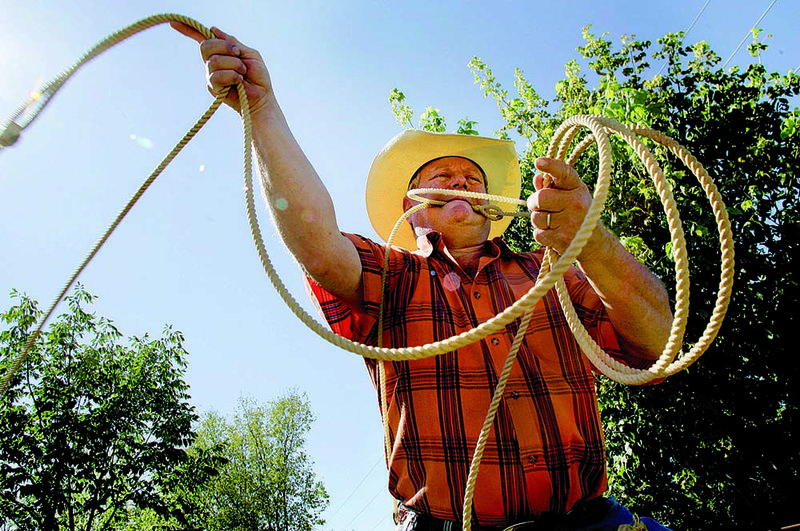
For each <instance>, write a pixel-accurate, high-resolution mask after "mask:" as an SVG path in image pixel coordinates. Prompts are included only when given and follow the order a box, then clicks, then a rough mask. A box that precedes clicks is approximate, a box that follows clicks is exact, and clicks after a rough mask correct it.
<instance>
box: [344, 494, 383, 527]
mask: <svg viewBox="0 0 800 531" xmlns="http://www.w3.org/2000/svg"><path fill="white" fill-rule="evenodd" d="M384 493H385V491H384V490H383V489H381V490H379V491H378V492H376V493H375V496H373V497H372V498H370V500H369V501H368V502H367V503H366V505H364V507H362V508H361V510H360V511H358V514H356V515H355V516H354V517H353V518H351V519H350V521H349V522H347V525H345V526H344V527H345V529H346V528H348V527H350V524H352V523H353V522H355V521H356V518H358V517H359V516H361V513H363V512H364V511H366V510H367V508H369V506H370V505H372V502H374V501H375V499H376V498H377V497H378V496H380V495H381V494H384Z"/></svg>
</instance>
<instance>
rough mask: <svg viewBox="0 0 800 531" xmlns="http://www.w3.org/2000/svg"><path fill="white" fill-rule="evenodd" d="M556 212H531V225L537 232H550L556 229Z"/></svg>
mask: <svg viewBox="0 0 800 531" xmlns="http://www.w3.org/2000/svg"><path fill="white" fill-rule="evenodd" d="M556 216H557V213H556V212H548V211H546V210H537V211H534V212H531V223H533V226H534V227H536V228H537V229H539V230H552V229H557V228H558V225H556Z"/></svg>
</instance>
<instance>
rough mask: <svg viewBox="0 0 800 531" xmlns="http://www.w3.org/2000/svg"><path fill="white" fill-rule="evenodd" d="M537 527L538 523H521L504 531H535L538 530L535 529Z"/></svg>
mask: <svg viewBox="0 0 800 531" xmlns="http://www.w3.org/2000/svg"><path fill="white" fill-rule="evenodd" d="M535 525H536V522H535V521H533V520H531V521H528V522H519V523H518V524H513V525H510V526H508V527H506V528H504V529H503V531H526V530H531V531H533V530H534V529H536V528H535V527H534V526H535Z"/></svg>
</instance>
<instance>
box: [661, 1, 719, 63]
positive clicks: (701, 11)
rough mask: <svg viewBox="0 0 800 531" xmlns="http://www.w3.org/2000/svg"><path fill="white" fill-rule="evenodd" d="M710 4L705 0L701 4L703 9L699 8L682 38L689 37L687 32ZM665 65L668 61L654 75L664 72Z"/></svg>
mask: <svg viewBox="0 0 800 531" xmlns="http://www.w3.org/2000/svg"><path fill="white" fill-rule="evenodd" d="M710 3H711V0H706V3H705V4H703V7H701V8H700V11H698V12H697V14H696V15H695V16H694V20H692V23H691V24H689V27H688V28H686V31H684V32H683V36H684V37H686V36H687V35H689V32H690V31H692V28H693V27H694V25H695V24H697V21H698V20H699V19H700V15H702V14H703V12H704V11H705V10H706V8H707V7H708V4H710ZM667 64H669V61H667V62H666V63H664V64H662V65H661V68H660V69H659V70H658V72H657V73H656V75H657V76H659V75H661V72H663V71H664V68H665V67H666V66H667Z"/></svg>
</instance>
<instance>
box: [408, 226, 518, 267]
mask: <svg viewBox="0 0 800 531" xmlns="http://www.w3.org/2000/svg"><path fill="white" fill-rule="evenodd" d="M485 246H486V254H485V255H484V256H487V257H489V258H490V259H491V260H494V259H496V258H499V257H501V256H508V255H509V254H513V251H512V250H511V249H509V248H508V245H506V242H504V241H503V239H502V238H501V237H500V236H496V237H494V238H492V239H491V240H487V241H486V242H485ZM445 250H446V247H445V245H444V239H443V238H442V235H441V233H439V232H437V231H435V230H433V229H422V230H421V231H420V233H419V234H418V235H417V250H416V251H414V254H416V255H418V256H422V257H423V258H428V257H430V256H431V255H432V254H433V252H434V251H439V252H440V253H442V254H443V255H445V256H447V255H449V253H447V252H445Z"/></svg>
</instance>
